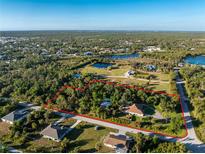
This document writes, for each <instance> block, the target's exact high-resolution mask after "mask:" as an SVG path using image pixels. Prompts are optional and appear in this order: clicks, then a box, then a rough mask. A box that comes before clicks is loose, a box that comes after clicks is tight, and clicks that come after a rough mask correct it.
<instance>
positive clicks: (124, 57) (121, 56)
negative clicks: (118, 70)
mask: <svg viewBox="0 0 205 154" xmlns="http://www.w3.org/2000/svg"><path fill="white" fill-rule="evenodd" d="M137 57H139V54H138V53H132V54H122V55H109V56H105V58H109V59H130V58H137Z"/></svg>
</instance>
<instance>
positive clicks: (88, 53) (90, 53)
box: [84, 51, 93, 56]
mask: <svg viewBox="0 0 205 154" xmlns="http://www.w3.org/2000/svg"><path fill="white" fill-rule="evenodd" d="M84 55H85V56H91V55H93V52H90V51H88V52H84Z"/></svg>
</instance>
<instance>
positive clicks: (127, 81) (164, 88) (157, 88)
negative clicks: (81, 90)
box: [108, 78, 170, 93]
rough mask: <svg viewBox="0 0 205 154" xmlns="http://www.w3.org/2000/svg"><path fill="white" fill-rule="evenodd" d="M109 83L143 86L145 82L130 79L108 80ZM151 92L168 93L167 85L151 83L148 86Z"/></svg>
mask: <svg viewBox="0 0 205 154" xmlns="http://www.w3.org/2000/svg"><path fill="white" fill-rule="evenodd" d="M108 79H109V80H111V81H115V82H121V83H124V84H131V85H145V84H146V83H147V81H142V80H138V79H132V78H127V79H126V78H108ZM148 87H150V88H151V89H152V90H155V91H165V92H167V93H170V91H169V84H168V83H151V84H149V86H148Z"/></svg>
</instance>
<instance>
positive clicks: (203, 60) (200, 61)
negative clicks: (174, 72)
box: [184, 55, 205, 66]
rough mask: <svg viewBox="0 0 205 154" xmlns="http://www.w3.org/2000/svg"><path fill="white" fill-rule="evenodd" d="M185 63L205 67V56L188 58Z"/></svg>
mask: <svg viewBox="0 0 205 154" xmlns="http://www.w3.org/2000/svg"><path fill="white" fill-rule="evenodd" d="M184 61H185V63H188V64H195V65H204V66H205V56H202V55H201V56H187V57H186V58H185V59H184Z"/></svg>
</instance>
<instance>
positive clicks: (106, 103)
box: [100, 99, 112, 107]
mask: <svg viewBox="0 0 205 154" xmlns="http://www.w3.org/2000/svg"><path fill="white" fill-rule="evenodd" d="M111 104H112V103H111V102H110V99H104V101H103V102H102V103H101V104H100V107H108V106H110V105H111Z"/></svg>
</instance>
